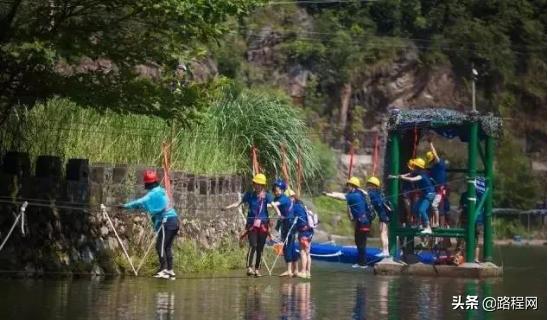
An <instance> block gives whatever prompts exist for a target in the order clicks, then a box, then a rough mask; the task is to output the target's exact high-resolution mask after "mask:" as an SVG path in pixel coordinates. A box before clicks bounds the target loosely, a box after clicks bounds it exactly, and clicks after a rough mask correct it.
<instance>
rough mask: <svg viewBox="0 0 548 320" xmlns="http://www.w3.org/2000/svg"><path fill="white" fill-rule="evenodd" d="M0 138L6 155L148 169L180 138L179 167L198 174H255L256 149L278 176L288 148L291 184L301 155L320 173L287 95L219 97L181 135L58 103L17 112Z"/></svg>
mask: <svg viewBox="0 0 548 320" xmlns="http://www.w3.org/2000/svg"><path fill="white" fill-rule="evenodd" d="M0 135H1V136H0V138H1V139H2V142H1V143H2V149H3V151H8V150H15V151H23V152H28V153H30V154H31V156H38V155H58V156H61V157H63V158H64V159H69V158H88V159H90V161H92V162H108V163H127V164H133V165H142V166H154V165H159V164H160V159H161V145H162V142H164V141H171V138H172V137H173V138H174V140H173V143H174V147H173V149H172V150H173V151H172V165H173V168H174V169H180V170H184V171H187V172H191V173H196V174H228V173H249V172H250V171H251V169H250V168H251V164H250V150H251V147H252V146H256V147H257V148H258V150H259V158H260V162H261V165H262V166H263V167H264V168H265V171H266V172H267V173H269V174H270V175H277V176H279V175H280V174H279V172H280V164H281V152H280V145H282V144H283V145H284V146H285V148H286V150H287V158H288V164H289V167H290V168H289V169H290V170H289V171H290V172H291V175H292V179H295V177H296V162H297V157H298V155H299V154H300V156H301V159H302V163H303V173H304V175H305V177H308V178H311V177H314V176H315V175H317V174H318V173H319V172H320V169H319V161H318V156H317V152H316V149H315V148H314V147H313V144H312V142H311V141H310V139H309V138H308V129H307V127H306V125H305V123H304V122H303V120H302V116H301V114H300V112H299V111H298V109H296V108H295V107H293V106H291V105H290V104H289V103H288V102H287V101H286V100H284V99H283V98H280V97H277V96H275V95H272V94H265V93H262V92H254V91H251V90H244V91H242V92H234V91H232V92H229V91H228V90H227V91H226V92H225V93H223V94H220V95H217V96H216V98H215V100H214V101H212V103H211V106H210V107H209V108H208V109H207V110H206V112H205V113H204V115H203V117H202V119H201V120H200V121H199V123H196V124H194V125H192V126H191V127H188V128H177V127H176V130H172V127H171V122H170V121H166V120H165V119H161V118H157V117H152V116H143V115H134V114H119V113H115V112H113V111H109V110H97V109H92V108H85V107H82V106H79V105H76V104H75V103H73V102H71V101H70V100H66V99H60V98H54V99H51V100H48V101H47V102H45V103H43V104H37V105H35V106H34V107H33V108H31V109H26V108H22V107H21V108H17V109H16V111H14V112H13V113H12V114H11V115H10V118H9V120H8V121H7V124H6V125H5V126H4V127H3V128H2V130H1V132H0Z"/></svg>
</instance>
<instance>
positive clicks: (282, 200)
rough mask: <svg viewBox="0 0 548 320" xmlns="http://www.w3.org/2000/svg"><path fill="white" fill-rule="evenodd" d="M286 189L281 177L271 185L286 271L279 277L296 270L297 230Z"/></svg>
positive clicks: (293, 272)
mask: <svg viewBox="0 0 548 320" xmlns="http://www.w3.org/2000/svg"><path fill="white" fill-rule="evenodd" d="M286 189H287V184H286V183H285V181H283V180H281V179H278V180H276V182H274V185H273V186H272V193H273V194H274V202H273V205H275V206H276V207H278V210H279V211H280V214H281V216H280V222H281V232H280V234H281V240H282V241H283V243H284V246H283V253H284V260H285V262H286V263H287V271H285V272H284V273H282V274H280V277H293V276H294V275H295V273H296V272H297V260H298V256H297V255H296V252H295V233H296V232H295V231H296V230H297V227H296V226H295V224H296V222H295V221H294V219H295V217H294V215H293V201H291V199H289V197H288V196H287V195H285V194H284V192H285V191H286Z"/></svg>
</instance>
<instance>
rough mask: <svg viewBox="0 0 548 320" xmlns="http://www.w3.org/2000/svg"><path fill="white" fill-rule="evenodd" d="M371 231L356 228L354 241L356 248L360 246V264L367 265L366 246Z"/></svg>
mask: <svg viewBox="0 0 548 320" xmlns="http://www.w3.org/2000/svg"><path fill="white" fill-rule="evenodd" d="M368 234H369V231H362V230H359V229H358V228H356V229H355V230H354V241H355V242H356V248H358V264H359V265H360V266H365V265H366V262H367V261H366V259H365V248H366V246H367V235H368Z"/></svg>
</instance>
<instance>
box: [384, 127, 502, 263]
mask: <svg viewBox="0 0 548 320" xmlns="http://www.w3.org/2000/svg"><path fill="white" fill-rule="evenodd" d="M472 119H473V120H471V121H470V122H469V123H468V130H469V137H470V138H469V141H468V168H466V169H451V170H448V171H451V172H464V173H466V174H467V177H466V182H467V201H468V206H467V212H466V215H467V218H468V219H467V225H466V226H465V227H464V228H450V229H442V228H440V229H434V230H433V232H432V236H434V237H450V238H464V239H465V242H466V262H473V260H474V251H475V248H476V239H475V231H476V230H475V228H476V223H475V221H476V219H475V218H476V217H477V215H478V214H479V212H480V211H481V209H482V208H485V221H484V239H483V253H484V260H485V261H492V259H493V234H492V233H493V227H492V224H491V217H492V210H493V176H494V171H493V161H494V149H495V140H494V138H493V137H491V136H487V137H486V139H485V152H483V150H481V145H480V141H479V140H480V139H479V121H478V120H475V119H474V118H472ZM437 126H443V124H441V123H440V124H438V125H437ZM400 140H401V137H400V132H399V131H397V130H391V131H390V132H389V137H388V148H389V150H388V152H387V155H388V156H390V163H389V164H390V168H389V172H390V175H392V176H398V175H399V174H400ZM478 154H480V155H481V160H482V163H483V165H484V170H483V171H478V168H477V164H478ZM478 173H482V174H483V173H484V174H485V180H486V192H485V193H484V195H483V196H482V198H481V199H480V201H479V203H478V199H476V187H475V180H476V177H477V174H478ZM388 196H389V199H390V202H391V203H392V208H393V210H392V216H391V220H390V229H389V237H388V240H389V247H390V255H391V256H392V257H393V258H395V257H396V256H397V255H398V251H399V250H398V237H411V238H412V237H416V236H420V230H418V229H414V228H409V227H400V225H399V215H400V212H399V207H398V205H399V198H398V197H399V179H390V180H389V183H388Z"/></svg>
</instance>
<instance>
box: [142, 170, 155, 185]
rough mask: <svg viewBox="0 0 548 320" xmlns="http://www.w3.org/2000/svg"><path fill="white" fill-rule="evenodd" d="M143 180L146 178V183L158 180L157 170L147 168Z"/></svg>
mask: <svg viewBox="0 0 548 320" xmlns="http://www.w3.org/2000/svg"><path fill="white" fill-rule="evenodd" d="M143 180H144V182H145V183H154V182H158V178H157V177H156V171H154V170H146V171H145V173H144V175H143Z"/></svg>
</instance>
